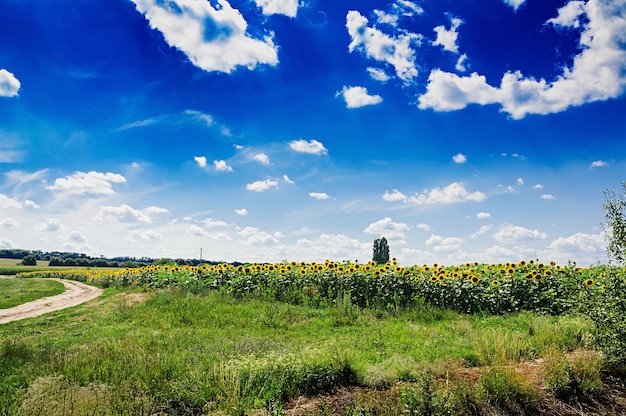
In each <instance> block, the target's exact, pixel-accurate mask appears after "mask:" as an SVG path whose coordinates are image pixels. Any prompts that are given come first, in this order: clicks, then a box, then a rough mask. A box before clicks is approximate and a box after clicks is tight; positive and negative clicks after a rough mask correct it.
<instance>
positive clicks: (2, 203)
mask: <svg viewBox="0 0 626 416" xmlns="http://www.w3.org/2000/svg"><path fill="white" fill-rule="evenodd" d="M23 206H24V205H23V204H22V203H21V202H19V201H17V200H15V199H13V198H9V197H8V196H6V195H4V194H0V207H1V208H12V209H22V207H23Z"/></svg>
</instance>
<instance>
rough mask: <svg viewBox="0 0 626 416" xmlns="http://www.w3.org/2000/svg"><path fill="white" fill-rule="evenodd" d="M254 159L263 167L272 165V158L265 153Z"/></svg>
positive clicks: (257, 155) (255, 156)
mask: <svg viewBox="0 0 626 416" xmlns="http://www.w3.org/2000/svg"><path fill="white" fill-rule="evenodd" d="M252 159H253V160H256V161H257V162H259V163H260V164H262V165H269V164H270V158H269V156H267V155H266V154H265V153H258V154H256V155H254V156H253V157H252Z"/></svg>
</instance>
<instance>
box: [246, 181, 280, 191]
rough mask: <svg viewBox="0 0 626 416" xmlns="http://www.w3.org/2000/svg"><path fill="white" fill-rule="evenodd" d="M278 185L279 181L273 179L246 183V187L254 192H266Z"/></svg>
mask: <svg viewBox="0 0 626 416" xmlns="http://www.w3.org/2000/svg"><path fill="white" fill-rule="evenodd" d="M276 187H278V182H277V181H274V180H271V179H265V180H264V181H256V182H252V183H249V184H247V185H246V189H247V190H248V191H253V192H264V191H267V190H269V189H272V188H276Z"/></svg>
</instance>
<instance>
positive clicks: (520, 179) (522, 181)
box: [515, 178, 524, 185]
mask: <svg viewBox="0 0 626 416" xmlns="http://www.w3.org/2000/svg"><path fill="white" fill-rule="evenodd" d="M515 182H516V183H517V184H518V185H524V179H522V178H517V180H516V181H515Z"/></svg>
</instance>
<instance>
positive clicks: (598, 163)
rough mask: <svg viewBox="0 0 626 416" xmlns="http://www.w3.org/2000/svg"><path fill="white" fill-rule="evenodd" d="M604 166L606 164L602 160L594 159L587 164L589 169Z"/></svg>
mask: <svg viewBox="0 0 626 416" xmlns="http://www.w3.org/2000/svg"><path fill="white" fill-rule="evenodd" d="M605 166H606V162H604V161H602V160H594V161H593V162H591V165H589V169H594V168H603V167H605Z"/></svg>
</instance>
